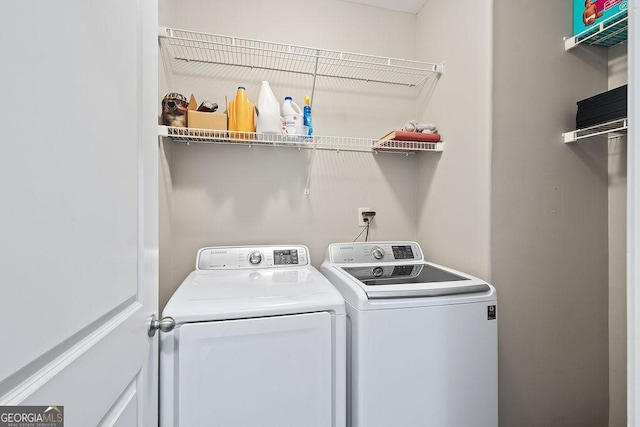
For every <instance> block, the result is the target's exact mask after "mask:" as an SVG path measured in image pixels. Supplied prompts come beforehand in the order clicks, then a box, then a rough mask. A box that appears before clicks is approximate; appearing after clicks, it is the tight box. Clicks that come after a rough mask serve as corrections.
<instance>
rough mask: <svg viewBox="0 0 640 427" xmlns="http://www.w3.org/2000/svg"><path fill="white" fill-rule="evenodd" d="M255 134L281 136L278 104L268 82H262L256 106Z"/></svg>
mask: <svg viewBox="0 0 640 427" xmlns="http://www.w3.org/2000/svg"><path fill="white" fill-rule="evenodd" d="M256 116H257V120H256V132H258V133H276V134H282V122H281V118H280V103H279V102H278V99H277V98H276V96H275V95H274V94H273V91H272V90H271V86H269V82H266V81H265V82H262V87H261V88H260V94H259V95H258V104H257V106H256Z"/></svg>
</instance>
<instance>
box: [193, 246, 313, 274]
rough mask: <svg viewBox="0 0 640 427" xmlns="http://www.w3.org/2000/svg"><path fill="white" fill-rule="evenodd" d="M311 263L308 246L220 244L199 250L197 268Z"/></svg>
mask: <svg viewBox="0 0 640 427" xmlns="http://www.w3.org/2000/svg"><path fill="white" fill-rule="evenodd" d="M301 265H309V249H307V247H306V246H302V245H299V246H219V247H211V248H202V249H200V250H199V251H198V257H197V260H196V269H198V270H229V269H239V268H254V269H255V268H273V267H295V266H301Z"/></svg>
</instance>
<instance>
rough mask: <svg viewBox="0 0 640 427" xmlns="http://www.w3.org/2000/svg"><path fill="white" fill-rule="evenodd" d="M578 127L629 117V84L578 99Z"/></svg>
mask: <svg viewBox="0 0 640 427" xmlns="http://www.w3.org/2000/svg"><path fill="white" fill-rule="evenodd" d="M577 104H578V113H577V114H576V129H583V128H586V127H589V126H593V125H597V124H601V123H606V122H609V121H611V120H616V119H621V118H625V117H627V85H624V86H620V87H618V88H615V89H611V90H609V91H607V92H603V93H601V94H599V95H595V96H592V97H590V98H587V99H583V100H582V101H578V102H577Z"/></svg>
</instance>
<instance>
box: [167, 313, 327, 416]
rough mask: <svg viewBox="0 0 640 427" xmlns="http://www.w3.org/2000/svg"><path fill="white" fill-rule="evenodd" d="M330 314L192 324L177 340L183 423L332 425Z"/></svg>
mask: <svg viewBox="0 0 640 427" xmlns="http://www.w3.org/2000/svg"><path fill="white" fill-rule="evenodd" d="M332 341H333V340H332V334H331V315H330V314H329V313H312V314H300V315H292V316H279V317H266V318H257V319H242V320H229V321H218V322H206V323H190V324H186V325H183V326H182V327H181V328H180V336H179V341H178V373H177V376H178V380H177V385H178V387H177V392H178V396H176V397H177V401H178V414H177V418H178V419H179V425H180V426H194V427H195V426H262V427H286V426H292V427H293V426H305V427H314V426H318V427H320V426H322V427H328V426H331V421H332V349H333V344H332Z"/></svg>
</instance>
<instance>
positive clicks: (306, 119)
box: [302, 95, 313, 136]
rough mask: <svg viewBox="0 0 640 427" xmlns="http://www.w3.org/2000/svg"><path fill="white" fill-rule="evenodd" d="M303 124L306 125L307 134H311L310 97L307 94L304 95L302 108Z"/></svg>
mask: <svg viewBox="0 0 640 427" xmlns="http://www.w3.org/2000/svg"><path fill="white" fill-rule="evenodd" d="M302 117H303V120H304V125H305V126H306V127H307V135H309V136H311V135H313V126H312V125H311V98H309V95H305V97H304V110H303V113H302Z"/></svg>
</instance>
